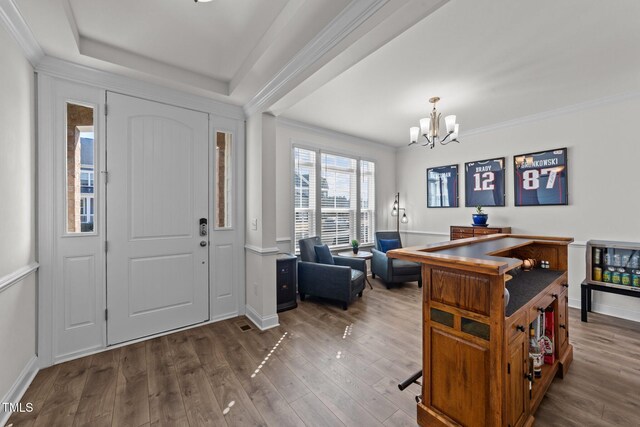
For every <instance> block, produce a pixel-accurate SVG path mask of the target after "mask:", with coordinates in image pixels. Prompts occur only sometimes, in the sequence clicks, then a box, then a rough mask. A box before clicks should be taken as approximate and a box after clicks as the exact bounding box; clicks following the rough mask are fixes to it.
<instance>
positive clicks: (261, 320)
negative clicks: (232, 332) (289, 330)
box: [245, 305, 280, 331]
mask: <svg viewBox="0 0 640 427" xmlns="http://www.w3.org/2000/svg"><path fill="white" fill-rule="evenodd" d="M245 316H247V318H248V319H249V320H251V321H252V322H253V323H254V324H255V325H256V326H257V327H258V329H260V330H261V331H266V330H267V329H271V328H275V327H276V326H279V325H280V322H279V320H278V315H277V314H274V315H272V316H266V317H262V316H260V315H259V314H258V313H257V312H256V311H255V310H254V309H253V307H251V306H250V305H247V306H246V313H245Z"/></svg>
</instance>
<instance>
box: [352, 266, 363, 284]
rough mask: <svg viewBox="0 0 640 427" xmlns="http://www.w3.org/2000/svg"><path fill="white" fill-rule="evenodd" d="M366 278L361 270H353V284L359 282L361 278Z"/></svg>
mask: <svg viewBox="0 0 640 427" xmlns="http://www.w3.org/2000/svg"><path fill="white" fill-rule="evenodd" d="M362 276H364V273H363V272H362V271H360V270H353V269H351V282H352V283H353V282H355V281H357V280H358V279H359V278H360V277H362Z"/></svg>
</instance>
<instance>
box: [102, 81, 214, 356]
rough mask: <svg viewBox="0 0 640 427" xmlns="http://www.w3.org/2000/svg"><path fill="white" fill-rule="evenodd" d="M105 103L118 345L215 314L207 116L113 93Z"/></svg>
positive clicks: (111, 317) (113, 325) (110, 330)
mask: <svg viewBox="0 0 640 427" xmlns="http://www.w3.org/2000/svg"><path fill="white" fill-rule="evenodd" d="M107 106H108V115H107V170H108V181H107V310H108V320H107V341H108V344H110V345H111V344H116V343H120V342H123V341H129V340H132V339H136V338H140V337H144V336H147V335H152V334H155V333H159V332H164V331H168V330H171V329H175V328H180V327H183V326H187V325H191V324H194V323H198V322H202V321H205V320H207V319H208V317H209V286H208V267H209V261H208V253H209V252H208V236H207V235H206V233H207V232H208V227H207V224H206V221H207V218H208V196H207V195H208V172H207V171H208V128H209V117H208V115H207V114H205V113H201V112H196V111H192V110H187V109H183V108H178V107H174V106H170V105H166V104H160V103H156V102H152V101H147V100H143V99H139V98H134V97H130V96H125V95H120V94H116V93H111V92H109V93H107ZM201 226H202V227H201ZM202 229H204V234H205V235H201V230H202Z"/></svg>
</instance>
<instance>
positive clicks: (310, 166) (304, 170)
mask: <svg viewBox="0 0 640 427" xmlns="http://www.w3.org/2000/svg"><path fill="white" fill-rule="evenodd" d="M293 169H294V173H293V186H294V195H293V199H294V200H293V206H294V227H295V233H294V234H295V236H294V240H295V249H296V251H299V245H298V241H299V240H300V239H306V238H307V237H312V236H315V235H317V233H316V153H315V151H311V150H305V149H302V148H297V147H296V148H294V150H293Z"/></svg>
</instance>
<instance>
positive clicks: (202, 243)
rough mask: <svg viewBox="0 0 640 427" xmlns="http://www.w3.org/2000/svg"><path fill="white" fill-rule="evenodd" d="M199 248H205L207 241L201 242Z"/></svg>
mask: <svg viewBox="0 0 640 427" xmlns="http://www.w3.org/2000/svg"><path fill="white" fill-rule="evenodd" d="M200 246H202V247H203V248H204V247H205V246H207V241H206V240H203V241H201V242H200Z"/></svg>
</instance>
